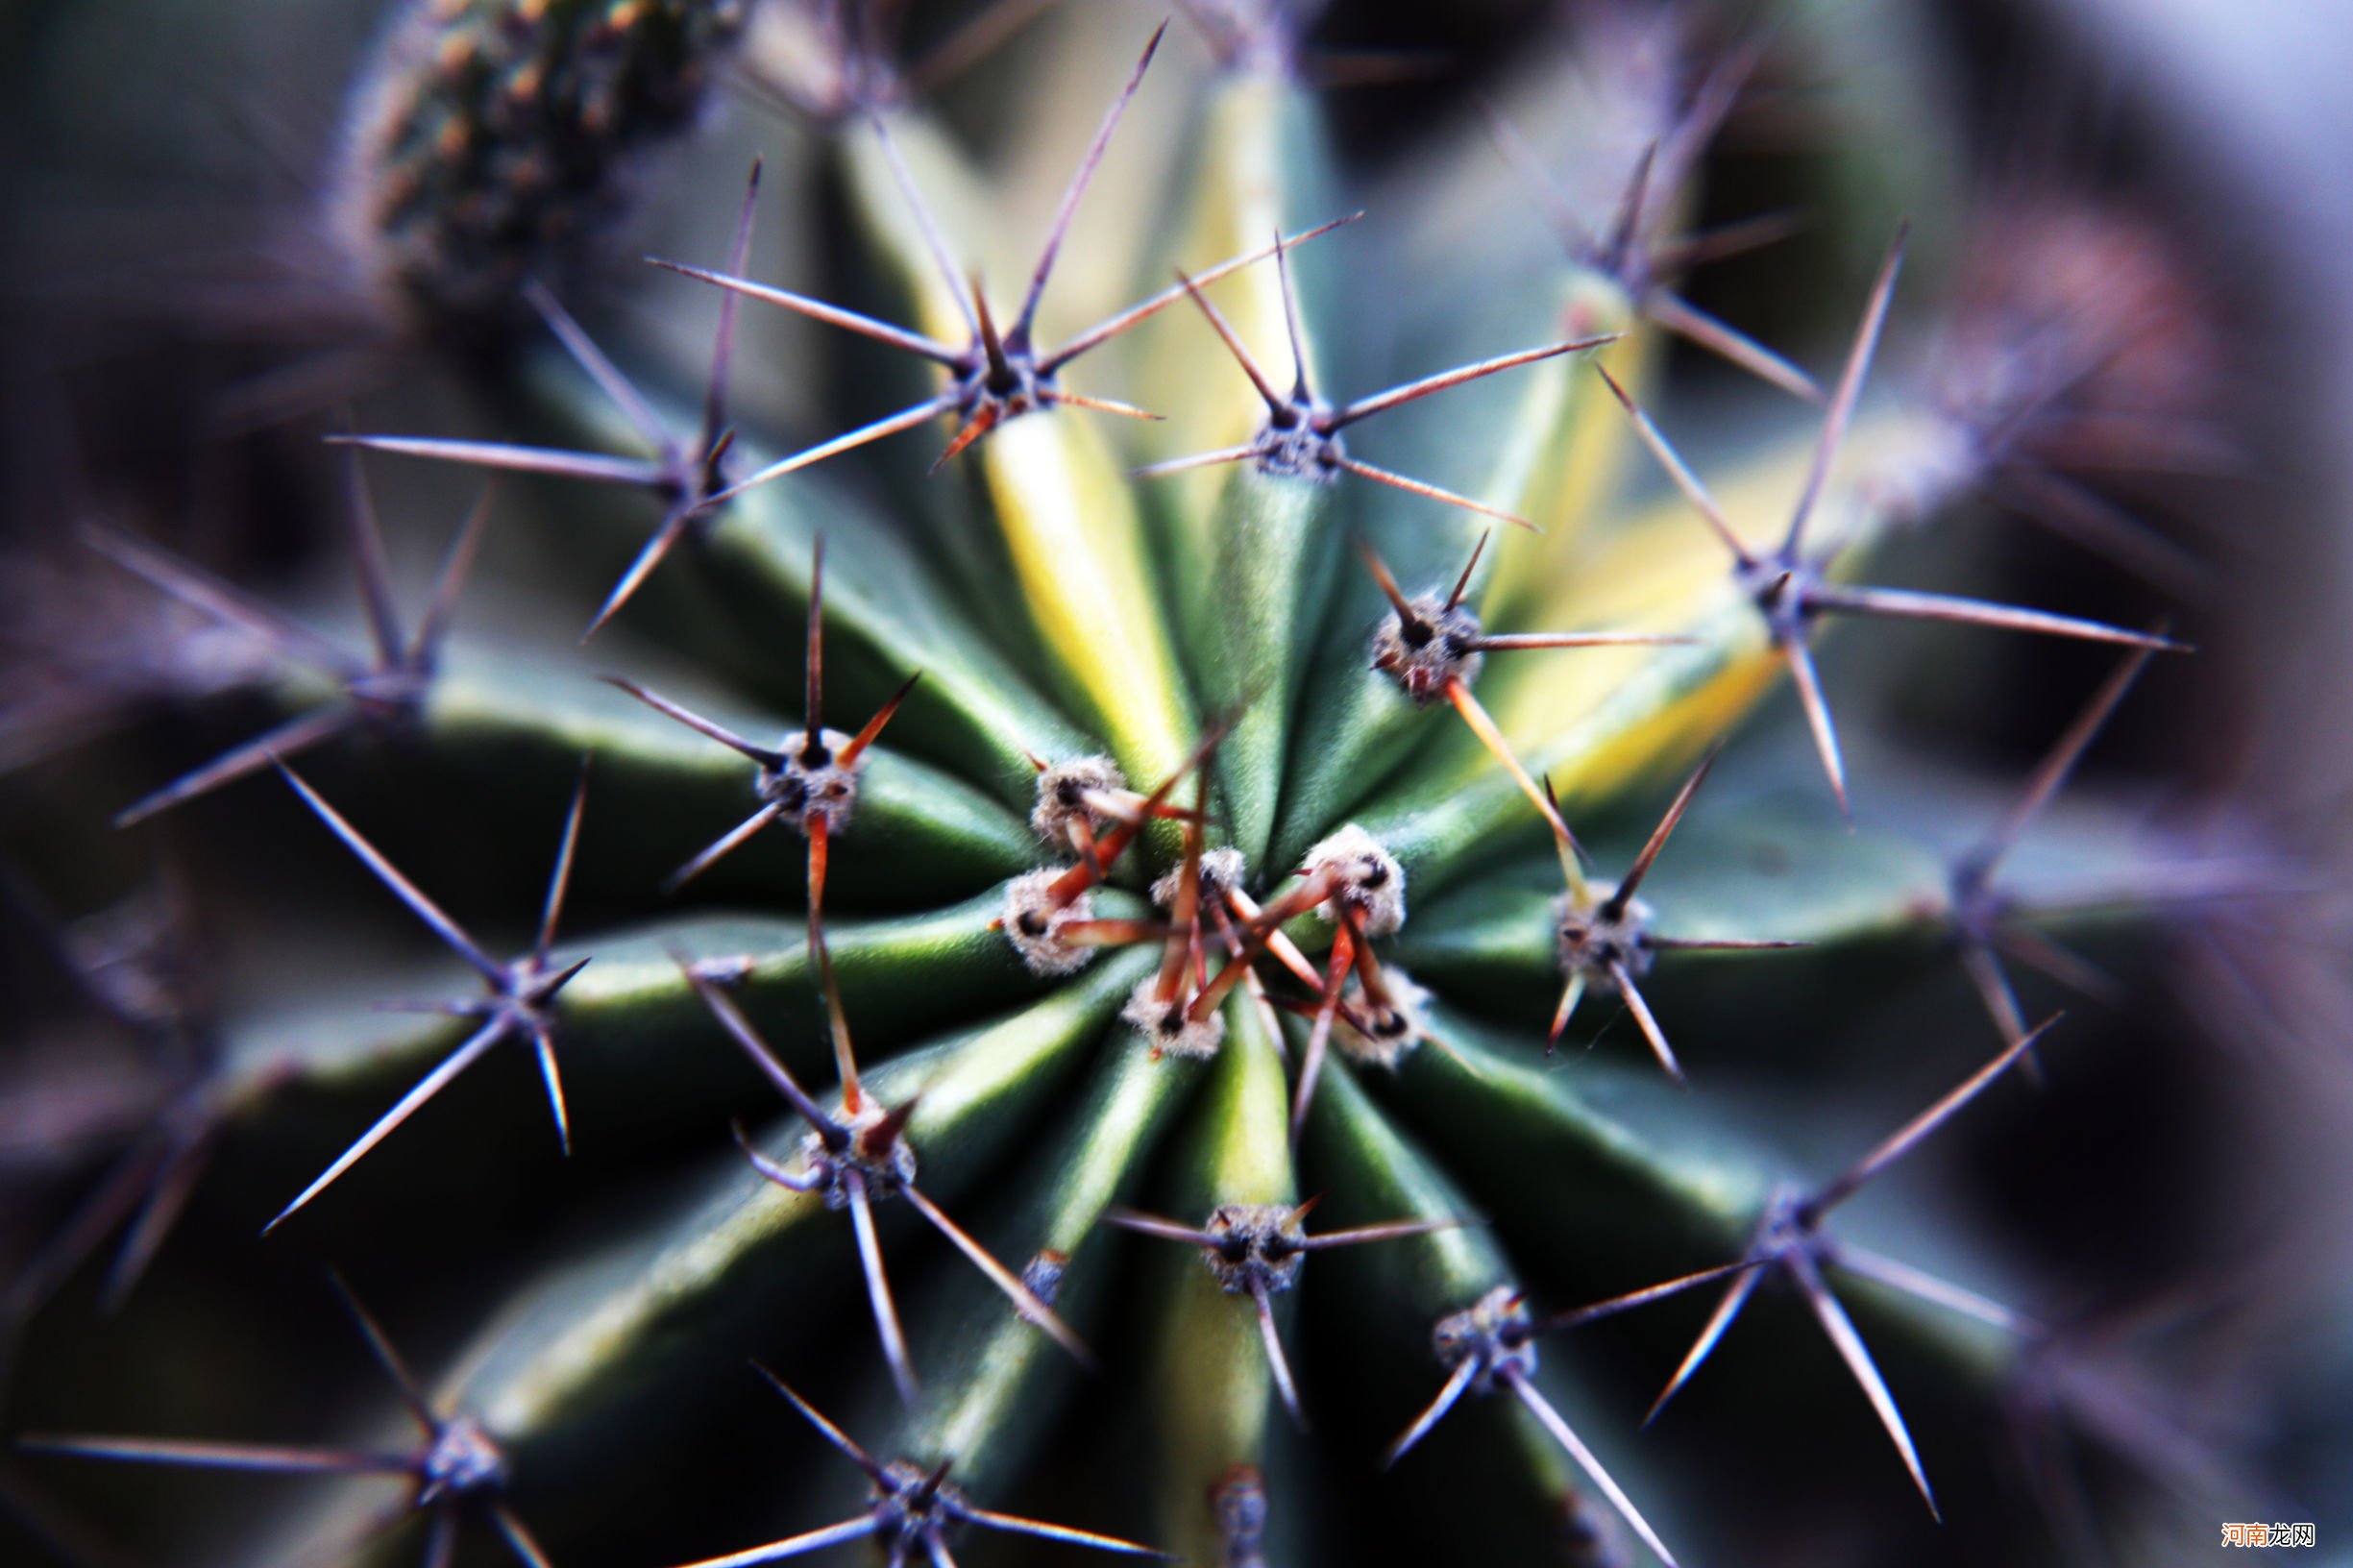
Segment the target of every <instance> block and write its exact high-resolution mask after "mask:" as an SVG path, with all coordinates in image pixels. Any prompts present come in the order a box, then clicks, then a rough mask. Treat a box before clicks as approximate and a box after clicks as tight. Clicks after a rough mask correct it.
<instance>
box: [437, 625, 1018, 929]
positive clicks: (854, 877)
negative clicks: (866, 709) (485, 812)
mask: <svg viewBox="0 0 2353 1568" xmlns="http://www.w3.org/2000/svg"><path fill="white" fill-rule="evenodd" d="M664 695H666V696H668V695H676V696H677V697H679V698H681V699H684V700H687V701H689V702H690V703H691V704H693V705H695V706H696V708H697V711H698V712H702V713H706V714H707V715H708V716H709V717H711V718H713V719H716V720H717V721H719V722H720V723H723V724H725V725H726V726H728V727H729V728H731V729H733V730H735V731H736V732H737V733H739V734H743V735H747V736H753V737H758V738H760V739H761V740H762V741H764V742H772V741H773V740H774V739H775V737H777V736H779V735H783V734H785V733H787V732H789V731H791V730H793V729H794V728H796V727H797V726H796V724H795V723H794V722H793V721H791V720H787V719H781V718H770V719H751V718H748V717H746V716H745V715H744V714H743V713H741V712H739V711H733V710H731V709H729V708H728V707H726V706H709V707H705V706H702V705H701V699H700V698H699V696H698V695H696V694H694V693H692V692H689V691H679V692H676V693H675V694H673V693H671V692H669V691H666V692H665V694H664ZM425 727H426V736H427V744H428V745H429V746H430V747H432V748H433V750H434V753H435V756H436V759H437V760H438V761H439V762H440V764H441V765H442V766H443V767H445V768H446V769H448V770H449V771H450V772H451V773H452V774H453V775H454V776H456V777H458V778H460V779H462V780H466V781H477V780H478V781H483V782H487V781H488V780H490V779H492V778H494V777H497V778H500V779H501V780H502V781H503V782H504V784H505V787H506V788H509V789H512V788H515V787H517V785H519V784H521V783H523V782H524V781H526V780H528V779H530V778H533V777H547V778H551V779H554V778H560V777H562V776H564V774H566V773H567V772H569V771H570V770H571V769H573V768H575V767H576V766H577V763H578V759H579V758H581V757H586V758H588V759H589V761H590V765H591V770H592V772H593V774H594V776H595V778H596V790H597V801H598V812H599V817H600V818H604V817H606V816H610V817H611V818H613V819H614V820H616V821H622V822H626V823H629V824H631V827H632V831H630V832H629V833H628V834H627V835H626V836H625V838H623V839H622V841H621V842H622V844H623V845H625V851H626V855H625V863H617V864H616V865H615V870H616V872H617V873H618V874H621V875H626V876H630V877H631V878H632V879H633V880H636V881H638V882H640V883H644V882H658V881H659V880H661V879H662V878H663V877H665V876H667V875H669V874H670V873H672V872H674V871H675V870H677V869H678V868H679V867H680V866H682V865H684V864H685V863H686V862H687V861H688V860H689V859H690V858H691V857H693V856H694V855H695V854H696V853H698V852H699V850H701V849H702V848H703V847H704V846H705V845H708V844H710V843H711V842H712V841H713V840H715V839H717V838H718V837H719V836H720V835H721V834H723V833H724V832H725V831H727V830H728V829H729V828H732V827H734V826H735V825H736V824H737V823H738V822H740V821H743V820H744V819H745V818H746V817H748V815H750V813H751V812H752V811H754V810H756V809H757V808H758V806H759V804H760V802H759V800H758V798H757V797H756V796H755V795H754V794H753V791H752V787H751V786H752V776H753V772H754V770H753V768H752V766H751V765H750V764H749V763H748V762H747V761H746V760H745V759H744V758H742V757H740V756H738V755H736V754H735V753H734V752H732V751H729V750H727V749H726V748H725V747H720V746H717V745H714V744H712V743H711V742H709V741H707V740H705V739H703V738H702V737H701V736H699V735H696V734H695V733H693V732H692V731H690V730H688V729H685V728H683V727H682V726H680V725H678V724H675V723H671V722H670V721H669V720H667V719H664V718H662V717H660V716H659V715H656V714H654V713H651V712H650V711H649V710H648V709H647V708H645V707H644V706H643V705H642V704H640V703H637V702H634V701H631V700H630V699H628V698H626V697H625V696H624V695H623V694H621V693H620V692H617V691H615V690H613V689H612V688H611V687H609V686H607V685H604V684H603V683H601V682H598V681H592V680H588V679H586V678H584V677H583V676H582V675H581V674H579V672H577V671H576V669H573V668H569V667H560V668H552V669H534V668H531V667H528V666H524V665H519V664H518V663H517V662H516V661H514V660H512V659H511V658H493V659H483V660H479V661H478V660H474V659H470V658H468V657H467V656H466V649H462V648H461V649H457V650H455V656H454V657H453V659H452V661H451V668H450V669H449V671H448V672H447V673H446V674H444V675H443V676H442V677H441V678H440V679H438V680H436V681H435V682H434V685H433V689H432V692H431V695H430V697H429V700H428V702H427V704H426V710H425ZM639 823H653V824H658V826H659V829H660V831H658V832H650V831H645V830H642V829H640V828H638V827H637V825H636V824H639ZM849 832H850V834H852V835H854V838H853V839H852V840H851V842H852V843H854V845H856V848H855V850H854V852H845V853H843V854H841V855H840V856H839V857H838V860H839V866H840V873H841V874H840V877H839V879H838V880H836V881H834V882H832V883H831V887H832V888H833V889H835V890H837V897H840V898H846V900H847V902H848V905H849V907H852V908H855V907H857V905H858V904H859V902H860V901H861V898H862V897H863V898H864V899H865V900H867V901H869V902H871V901H875V900H880V901H882V902H884V903H885V904H896V905H899V906H901V907H906V906H910V905H918V904H921V903H925V902H929V901H932V900H936V899H937V898H939V897H940V896H942V895H943V894H945V895H948V896H953V895H955V894H961V893H963V892H966V891H968V890H969V889H972V888H974V887H978V886H984V885H986V884H988V883H990V882H993V881H997V880H1001V879H1002V878H1004V877H1007V876H1010V875H1013V874H1015V873H1016V872H1017V871H1019V870H1023V869H1024V868H1025V867H1026V866H1027V865H1028V863H1029V860H1030V857H1031V853H1032V840H1031V838H1030V834H1029V831H1028V828H1027V827H1026V826H1025V825H1024V824H1023V823H1022V822H1021V821H1019V820H1018V819H1017V818H1016V817H1015V816H1013V815H1012V814H1011V813H1010V812H1008V811H1007V810H1006V809H1005V808H1004V806H1002V805H1001V804H999V803H998V802H997V801H996V800H994V799H992V798H990V797H988V796H984V795H982V794H980V793H978V792H976V791H975V790H974V789H972V788H971V787H970V786H968V785H966V784H964V783H962V782H960V781H959V780H957V779H956V778H954V777H952V776H950V775H948V774H945V773H943V772H940V771H939V770H937V769H935V768H932V767H929V766H926V765H925V764H923V763H919V762H915V761H911V760H908V759H906V758H904V757H901V756H898V755H895V754H894V753H893V752H891V751H889V750H887V749H881V748H877V749H876V750H875V751H874V752H873V753H872V758H871V760H870V762H869V763H868V765H867V767H866V770H865V772H863V773H862V774H861V775H860V779H859V788H858V804H857V815H856V817H855V818H854V819H852V821H851V825H850V828H849ZM785 845H789V846H790V848H789V852H787V851H785V850H784V849H783V848H782V846H785ZM801 860H802V853H801V850H800V847H799V836H798V835H797V833H795V832H794V831H793V830H792V829H790V828H786V827H777V828H774V829H772V832H771V842H769V843H766V844H761V843H757V842H755V844H754V845H752V846H750V847H748V848H747V850H746V851H745V852H744V853H743V854H742V855H741V856H740V857H738V859H737V860H735V861H733V862H731V863H729V864H727V865H726V866H725V868H724V870H723V871H722V870H715V871H714V872H713V875H714V877H717V876H720V875H724V876H726V877H727V878H728V879H729V880H730V881H731V882H732V883H733V884H735V885H736V886H739V887H746V886H747V885H748V887H749V888H750V889H751V890H755V891H757V892H758V893H761V894H767V895H770V896H772V897H777V898H781V899H783V900H786V901H788V902H790V901H796V900H797V899H798V898H799V897H800V896H801V889H802V887H803V885H804V884H805V881H806V878H805V877H804V875H803V874H802V871H801ZM761 868H765V870H761ZM754 872H758V873H759V874H758V875H757V877H756V880H755V879H754V875H753V873H754Z"/></svg>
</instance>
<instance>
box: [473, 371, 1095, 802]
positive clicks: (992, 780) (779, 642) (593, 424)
mask: <svg viewBox="0 0 2353 1568" xmlns="http://www.w3.org/2000/svg"><path fill="white" fill-rule="evenodd" d="M516 385H517V386H518V387H519V389H520V391H521V394H522V400H523V406H522V407H521V408H520V409H519V410H518V413H519V415H520V416H521V417H523V418H525V419H526V420H527V421H529V422H530V423H531V425H532V426H533V427H535V428H539V429H546V430H547V431H549V432H550V435H551V438H552V439H555V440H559V441H562V442H566V443H576V444H577V445H579V446H580V448H581V449H582V450H584V451H624V452H625V451H632V450H634V449H635V447H636V446H637V445H638V443H639V437H638V436H637V435H636V432H635V430H634V429H633V428H632V427H631V426H630V425H629V423H628V421H627V420H626V419H625V418H624V417H623V416H622V414H621V412H620V411H619V410H618V409H615V408H613V407H610V406H609V405H607V404H604V403H602V402H591V401H588V400H587V399H586V398H584V396H583V393H584V391H585V390H586V388H584V387H583V385H582V378H581V376H580V372H579V369H578V367H577V366H576V365H574V364H573V363H572V362H571V361H570V360H569V359H568V358H566V357H564V356H563V355H561V354H559V353H558V352H557V351H556V350H554V349H552V348H550V349H548V350H545V351H543V352H542V353H541V354H540V355H538V356H537V357H536V359H535V360H534V362H533V365H532V368H531V369H530V371H529V372H528V373H527V374H525V375H522V376H520V377H518V378H517V379H516ZM655 406H656V408H657V410H660V409H662V408H663V407H664V405H663V404H660V403H658V402H657V403H656V404H655ZM732 451H733V453H734V462H735V467H734V468H733V469H732V470H731V472H738V473H744V474H749V473H754V472H757V471H758V470H759V469H760V468H762V467H764V466H766V464H767V462H768V461H769V458H770V453H767V452H766V451H765V450H763V448H762V446H761V444H760V443H759V442H758V441H757V440H756V439H755V438H754V437H752V436H751V435H749V434H745V435H743V436H740V437H739V438H738V439H737V441H736V442H735V444H734V446H733V448H732ZM652 510H653V509H652V508H651V507H650V506H647V505H645V504H644V503H643V502H633V503H629V504H624V505H614V504H609V503H608V504H606V505H603V506H601V507H598V508H595V509H593V510H592V515H595V516H598V517H599V519H600V521H601V523H602V525H603V527H604V528H609V529H612V530H616V531H619V530H623V529H627V530H632V531H629V532H626V533H625V534H624V537H625V538H627V539H628V540H629V541H630V542H629V544H628V545H627V547H626V549H627V553H634V552H635V551H636V549H637V548H638V544H639V543H640V542H641V541H642V536H643V530H644V529H646V528H649V527H651V526H652V523H653V518H652V516H651V513H652ZM574 528H576V515H575V517H572V518H568V519H567V531H568V532H570V531H572V530H573V529H574ZM600 531H601V530H600ZM820 536H822V537H823V539H824V541H825V550H826V570H825V638H826V642H825V650H826V658H827V668H828V678H829V680H834V679H838V680H839V681H840V683H841V685H840V691H841V698H840V699H841V700H843V701H845V702H846V703H848V704H850V705H852V706H855V705H856V704H858V703H860V702H879V701H880V700H881V699H882V698H884V697H886V696H888V695H889V694H890V693H891V692H892V691H894V690H895V689H896V688H897V687H898V686H899V685H900V683H902V682H903V681H905V680H906V679H907V678H908V677H909V676H911V675H914V674H921V675H922V677H923V685H922V688H921V689H922V692H923V700H921V701H920V702H917V703H914V704H911V705H910V706H909V707H908V708H907V710H906V711H905V712H904V713H903V714H901V715H900V717H899V718H898V719H897V720H896V721H895V722H894V723H893V726H892V730H891V745H892V746H893V747H895V748H898V749H902V750H906V751H909V752H911V753H913V754H915V755H917V756H919V757H922V758H924V759H926V760H928V761H930V762H932V763H934V764H935V765H937V766H939V767H941V768H943V769H944V770H945V771H947V772H951V773H954V774H955V775H956V776H958V777H960V778H962V779H964V780H965V781H966V782H968V783H970V784H972V785H975V786H977V787H978V788H980V789H982V790H984V791H986V792H988V793H989V794H991V795H993V796H997V797H999V798H1001V799H1003V800H1004V801H1006V802H1007V803H1008V804H1015V805H1018V806H1019V807H1020V808H1021V809H1022V810H1023V811H1024V812H1026V811H1027V809H1028V799H1029V794H1030V783H1031V777H1032V774H1031V771H1030V769H1029V767H1028V766H1027V763H1026V761H1025V758H1024V753H1025V752H1034V753H1037V754H1040V755H1067V754H1072V753H1076V752H1080V751H1085V750H1088V749H1091V744H1092V743H1091V742H1090V741H1089V740H1088V739H1087V733H1088V732H1087V731H1086V730H1084V729H1082V728H1080V727H1078V726H1076V725H1074V724H1072V723H1070V722H1069V721H1068V720H1067V719H1066V718H1065V717H1063V715H1062V713H1061V712H1060V711H1059V710H1058V709H1057V708H1056V707H1055V706H1054V705H1053V703H1052V702H1050V701H1049V700H1047V699H1045V698H1043V697H1042V696H1040V695H1038V694H1036V693H1035V691H1034V690H1033V688H1032V687H1031V685H1030V683H1029V682H1028V681H1027V680H1026V679H1025V678H1024V677H1023V676H1022V675H1021V674H1019V673H1018V672H1017V669H1016V667H1015V665H1014V664H1013V662H1012V661H1011V660H1009V659H1008V658H1007V656H1006V654H1005V652H1004V651H1003V649H1000V648H999V646H998V645H997V643H996V642H995V641H994V640H993V638H991V637H989V636H986V635H983V634H982V633H981V631H980V630H979V629H978V628H977V627H976V626H975V625H974V624H973V622H972V621H971V619H970V617H969V616H968V615H967V614H966V613H965V611H964V610H963V609H962V608H960V607H959V605H958V603H957V601H956V599H955V598H954V596H953V594H952V593H951V591H950V589H949V588H948V586H947V585H946V584H945V583H944V581H943V580H942V576H941V573H940V571H939V568H938V564H937V557H936V555H935V554H933V553H931V552H928V551H926V550H925V549H924V548H923V542H922V541H921V540H919V539H916V538H911V537H910V536H909V535H908V533H907V531H906V529H905V527H904V526H903V525H902V524H900V523H899V522H898V521H896V520H895V519H894V518H892V517H891V516H889V515H887V514H884V513H879V512H877V511H875V510H874V509H873V508H872V507H871V506H870V505H869V504H868V503H867V502H865V501H863V500H861V499H860V498H858V497H857V496H856V495H854V494H852V493H850V492H849V491H848V490H847V489H846V487H844V486H842V485H840V484H837V483H835V482H833V481H832V480H830V479H829V478H827V477H826V476H825V475H824V474H823V473H822V472H818V471H806V470H804V471H801V472H799V473H797V474H794V475H791V476H789V477H787V478H783V479H780V480H778V481H775V482H773V483H770V484H764V485H760V486H758V487H756V488H753V489H750V490H747V491H744V492H743V493H741V494H740V495H737V496H735V497H733V498H732V499H731V500H729V501H727V502H725V503H724V504H723V505H722V506H721V507H720V508H719V509H718V510H717V511H716V512H715V513H714V514H712V515H710V516H709V517H708V518H706V519H705V520H704V521H703V523H702V525H701V529H700V531H699V534H697V535H696V536H695V537H694V545H695V548H694V550H693V551H691V553H692V554H694V555H699V557H700V564H701V565H702V566H703V571H702V572H701V574H700V576H701V577H702V579H703V586H704V587H705V591H706V592H707V593H708V594H712V595H716V596H717V597H718V598H719V599H720V600H722V601H723V602H725V603H728V604H730V605H731V606H733V607H734V608H735V609H736V610H737V612H738V614H739V617H740V620H741V623H742V625H745V626H747V627H757V628H759V634H758V637H757V639H756V640H754V641H752V642H749V643H747V642H746V640H745V639H743V638H741V637H723V638H716V639H715V638H712V637H711V636H710V635H709V628H708V626H707V625H702V626H699V627H692V628H688V627H680V628H677V629H680V630H684V631H688V632H689V633H690V636H689V639H688V640H689V641H690V642H691V644H692V646H694V647H695V648H696V649H697V650H698V651H703V650H705V649H707V648H709V647H710V646H711V645H713V644H716V645H717V646H718V649H720V650H721V651H720V653H719V656H720V657H721V658H722V659H723V661H724V663H723V668H724V669H725V671H726V673H727V674H731V675H732V676H734V677H735V678H736V679H737V680H738V681H739V682H742V683H745V684H748V685H752V686H754V687H756V688H759V689H762V690H764V691H768V692H771V693H772V694H773V695H774V696H776V697H777V698H780V699H783V700H788V701H791V702H793V703H794V704H795V705H796V706H797V704H798V701H799V698H800V682H799V674H798V669H797V662H795V661H794V659H793V658H792V657H791V653H792V651H793V650H797V649H798V647H799V646H800V643H801V641H802V639H803V638H804V636H805V627H806V625H807V620H808V608H809V568H810V561H811V560H812V558H813V553H814V551H815V547H816V544H817V541H818V539H819V538H820ZM621 559H625V555H616V556H615V557H614V558H613V559H612V560H610V561H602V562H600V565H601V567H602V568H603V569H605V570H608V571H613V572H617V571H619V570H620V567H619V561H620V560H621ZM602 586H603V585H602V584H600V591H601V588H602ZM698 632H699V635H693V633H698ZM788 671H789V672H790V673H789V674H788V673H787V672H788ZM829 690H831V688H829Z"/></svg>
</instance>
